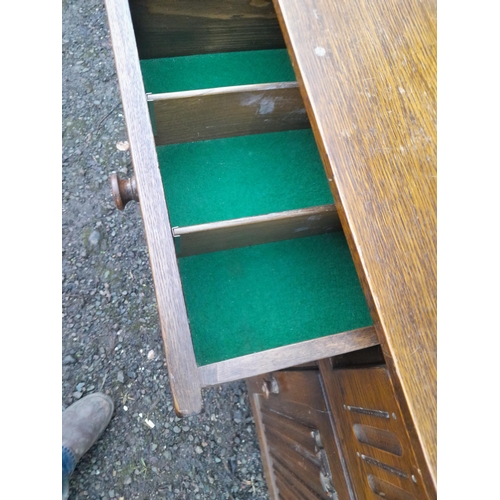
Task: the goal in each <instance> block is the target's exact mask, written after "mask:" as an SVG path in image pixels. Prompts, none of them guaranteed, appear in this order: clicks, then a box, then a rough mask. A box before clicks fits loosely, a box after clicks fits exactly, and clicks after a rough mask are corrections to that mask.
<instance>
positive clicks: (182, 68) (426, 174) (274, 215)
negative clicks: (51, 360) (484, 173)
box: [106, 0, 437, 499]
mask: <svg viewBox="0 0 500 500" xmlns="http://www.w3.org/2000/svg"><path fill="white" fill-rule="evenodd" d="M106 10H107V14H108V20H109V26H110V33H111V39H112V44H113V50H114V54H115V60H116V67H117V75H118V81H119V86H120V91H121V95H122V102H123V110H124V116H125V120H126V124H127V130H128V136H129V143H130V152H131V157H132V163H133V169H134V178H133V179H130V181H129V182H127V181H124V180H121V181H120V180H119V179H117V178H116V177H114V180H113V182H114V189H115V192H114V196H115V200H116V202H117V205H118V206H119V207H120V208H121V209H123V208H124V206H125V204H126V202H127V201H128V200H129V199H135V200H138V201H139V203H140V208H141V212H142V216H143V221H144V228H145V235H146V239H147V243H148V247H149V254H150V262H151V268H152V274H153V280H154V285H155V289H156V298H157V306H158V313H159V319H160V325H161V333H162V338H163V343H164V347H165V356H166V361H167V366H168V371H169V380H170V384H171V389H172V393H173V397H174V403H175V409H176V412H177V414H178V415H181V416H185V415H192V414H195V413H197V412H200V411H201V409H202V406H203V401H202V398H201V389H202V388H203V387H207V386H211V385H217V384H222V383H224V382H229V381H232V380H238V379H244V378H245V379H248V378H251V377H257V378H256V379H255V380H257V381H258V382H254V381H252V382H249V384H250V386H251V387H252V392H253V394H254V404H255V408H256V415H258V416H259V417H258V421H259V425H261V426H262V429H264V430H263V431H262V433H261V435H262V436H264V435H265V439H264V438H263V440H262V446H263V449H264V450H265V453H264V455H265V456H266V457H271V458H270V459H272V460H274V462H273V464H274V465H273V467H272V468H269V470H270V471H273V472H272V473H271V472H270V473H269V474H270V476H269V477H270V479H269V481H270V486H271V488H272V489H274V490H276V491H277V490H279V492H280V494H281V496H282V497H284V498H324V497H325V495H326V496H327V497H328V495H330V496H334V495H335V493H334V492H333V490H332V488H333V489H334V490H335V492H336V493H337V494H338V496H339V498H371V497H370V495H372V497H373V498H376V497H380V498H387V499H389V498H402V499H409V498H426V495H428V496H429V497H430V498H432V497H435V495H436V483H437V429H436V424H437V410H436V408H437V390H436V375H437V373H436V368H437V367H436V364H437V363H436V348H437V331H436V330H437V326H436V323H437V321H436V318H437V286H436V284H437V271H436V268H437V265H436V260H437V259H436V245H437V243H436V240H437V235H436V205H437V202H436V149H437V143H436V97H437V96H436V94H437V90H436V4H435V0H423V1H420V2H411V1H409V0H389V1H387V2H368V1H357V2H354V1H350V2H344V1H340V0H274V1H273V2H271V1H267V0H258V1H257V0H223V1H221V0H184V1H177V0H106ZM378 345H380V351H379V354H380V359H379V360H378V365H380V366H378V367H375V366H373V363H368V364H369V365H370V366H367V362H369V361H370V359H369V358H370V354H368V358H367V359H365V360H364V361H363V356H364V354H362V353H366V351H364V349H372V348H374V347H375V346H378ZM355 352H358V353H359V356H360V357H357V358H356V359H357V361H356V362H355V363H351V364H350V365H349V367H347V365H345V360H346V359H348V357H349V353H355ZM370 352H371V351H370ZM343 356H347V358H343ZM325 359H330V360H331V361H330V365H329V364H328V363H329V362H327V361H324V360H325ZM317 360H323V361H319V362H318V363H317V365H316V368H315V369H311V367H309V369H308V370H303V369H301V370H298V369H294V370H289V371H286V372H279V370H283V369H290V368H292V367H294V366H297V365H300V364H304V363H311V362H315V361H317ZM342 363H344V364H342ZM348 364H349V363H348ZM341 366H342V368H341ZM354 366H356V367H354ZM269 373H272V374H273V377H274V378H267V379H265V380H266V382H265V384H264V385H263V382H262V374H269ZM269 377H271V376H270V375H269ZM276 384H277V385H276ZM259 387H260V388H261V389H262V387H264V389H263V391H261V392H259V390H260V389H259ZM275 387H278V388H279V392H275V391H274V389H275ZM294 387H295V388H297V387H300V388H301V389H300V391H296V390H295V389H294ZM320 388H321V391H320ZM344 406H345V407H344ZM278 407H279V408H280V410H279V411H278ZM356 408H357V410H356ZM359 409H361V410H363V411H361V410H359ZM364 410H366V411H364ZM367 412H368V413H367ZM381 415H383V417H382V416H381ZM386 415H389V416H388V417H386ZM393 415H396V418H394V416H393ZM270 459H269V460H270ZM266 460H268V458H266ZM339 464H340V466H339ZM332 485H333V486H332ZM274 490H273V491H274ZM285 492H286V493H285ZM285 495H288V496H285ZM373 495H375V497H374V496H373Z"/></svg>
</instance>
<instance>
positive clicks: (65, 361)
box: [62, 354, 76, 365]
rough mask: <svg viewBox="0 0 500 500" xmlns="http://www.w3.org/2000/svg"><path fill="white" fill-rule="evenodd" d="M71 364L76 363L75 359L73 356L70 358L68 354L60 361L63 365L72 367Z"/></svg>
mask: <svg viewBox="0 0 500 500" xmlns="http://www.w3.org/2000/svg"><path fill="white" fill-rule="evenodd" d="M73 363H76V359H75V358H74V357H73V356H71V354H68V355H67V356H65V357H64V359H63V360H62V364H63V365H72V364H73Z"/></svg>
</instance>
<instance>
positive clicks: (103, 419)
mask: <svg viewBox="0 0 500 500" xmlns="http://www.w3.org/2000/svg"><path fill="white" fill-rule="evenodd" d="M113 410H114V405H113V401H112V400H111V398H109V397H108V396H106V395H105V394H101V393H100V392H96V393H94V394H89V395H88V396H85V397H84V398H82V399H80V400H79V401H77V402H76V403H74V404H72V405H71V406H70V407H69V408H67V409H66V410H65V411H63V414H62V445H63V447H65V448H67V449H69V450H70V451H71V453H72V454H73V457H74V459H75V465H76V463H77V462H78V461H79V460H80V458H82V456H83V454H84V453H86V452H87V450H88V449H89V448H90V447H91V446H92V445H93V444H94V443H95V442H96V441H97V439H98V438H99V436H100V435H101V434H102V433H103V431H104V429H105V428H106V426H107V425H108V424H109V421H110V420H111V416H112V415H113Z"/></svg>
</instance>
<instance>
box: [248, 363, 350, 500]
mask: <svg viewBox="0 0 500 500" xmlns="http://www.w3.org/2000/svg"><path fill="white" fill-rule="evenodd" d="M247 387H248V389H249V392H250V400H251V402H252V406H253V410H254V417H255V421H256V426H257V430H258V436H259V442H260V447H261V454H262V461H263V464H264V469H265V472H266V476H267V482H268V485H269V490H270V492H271V496H272V498H276V499H283V500H289V499H331V498H340V499H344V498H345V499H347V498H350V497H349V494H348V488H347V484H346V482H345V479H344V474H343V472H342V465H341V458H340V457H339V455H338V453H337V444H336V442H335V437H334V435H333V429H332V426H331V423H330V417H329V414H328V411H327V408H326V405H325V400H324V397H323V392H322V388H321V383H320V378H319V371H318V370H316V369H313V370H298V371H283V372H274V373H271V374H265V375H262V376H259V377H254V378H252V379H248V380H247Z"/></svg>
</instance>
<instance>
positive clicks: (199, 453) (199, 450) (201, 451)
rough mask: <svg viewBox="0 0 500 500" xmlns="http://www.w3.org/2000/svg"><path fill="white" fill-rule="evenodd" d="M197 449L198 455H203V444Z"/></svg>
mask: <svg viewBox="0 0 500 500" xmlns="http://www.w3.org/2000/svg"><path fill="white" fill-rule="evenodd" d="M195 451H196V453H198V455H201V454H202V453H203V448H202V447H201V446H197V447H196V448H195Z"/></svg>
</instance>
